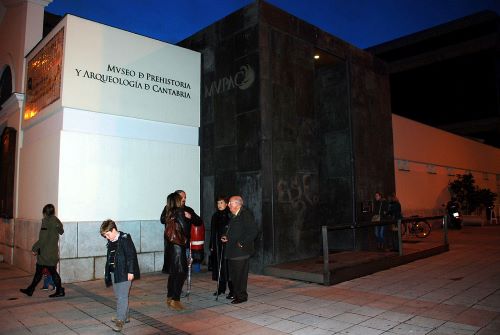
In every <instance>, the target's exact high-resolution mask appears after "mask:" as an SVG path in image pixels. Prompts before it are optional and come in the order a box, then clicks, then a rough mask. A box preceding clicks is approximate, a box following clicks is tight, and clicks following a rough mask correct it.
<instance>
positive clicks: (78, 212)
mask: <svg viewBox="0 0 500 335" xmlns="http://www.w3.org/2000/svg"><path fill="white" fill-rule="evenodd" d="M199 176H200V162H199V147H198V146H192V145H185V144H175V143H169V142H159V141H148V140H140V139H129V138H121V137H112V136H104V135H97V134H86V133H76V132H68V131H63V132H62V133H61V159H60V178H59V207H60V210H59V216H60V219H61V220H63V221H99V220H103V219H105V218H108V217H109V218H113V220H115V221H127V220H137V219H141V220H158V218H159V214H160V212H161V210H162V208H163V206H164V204H165V198H166V196H167V194H168V193H170V192H172V191H174V190H175V189H177V188H182V189H185V190H186V191H187V193H188V196H189V205H190V206H192V207H194V209H195V210H196V211H199V197H200V195H199V188H200V185H199V184H200V182H199V179H200V178H199Z"/></svg>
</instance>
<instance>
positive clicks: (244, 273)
mask: <svg viewBox="0 0 500 335" xmlns="http://www.w3.org/2000/svg"><path fill="white" fill-rule="evenodd" d="M228 263H229V279H230V280H231V281H232V282H233V290H234V297H235V299H237V300H240V301H247V300H248V293H247V284H248V270H249V265H250V258H249V257H247V258H243V259H229V262H228Z"/></svg>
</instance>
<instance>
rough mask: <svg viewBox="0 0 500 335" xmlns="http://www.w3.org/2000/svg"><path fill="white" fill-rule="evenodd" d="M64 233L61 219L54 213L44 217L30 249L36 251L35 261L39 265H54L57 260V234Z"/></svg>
mask: <svg viewBox="0 0 500 335" xmlns="http://www.w3.org/2000/svg"><path fill="white" fill-rule="evenodd" d="M62 234H64V229H63V225H62V223H61V221H59V219H58V218H57V216H55V215H51V216H48V217H44V218H43V219H42V226H41V227H40V233H39V234H38V241H36V242H35V244H33V247H32V248H31V250H32V251H33V252H36V253H37V258H36V262H37V263H38V264H40V265H46V266H56V265H57V262H59V244H58V242H59V235H62Z"/></svg>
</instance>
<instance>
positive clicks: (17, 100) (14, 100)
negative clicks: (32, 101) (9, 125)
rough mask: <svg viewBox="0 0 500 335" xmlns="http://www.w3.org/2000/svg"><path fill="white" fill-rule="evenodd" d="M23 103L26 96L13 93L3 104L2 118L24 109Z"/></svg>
mask: <svg viewBox="0 0 500 335" xmlns="http://www.w3.org/2000/svg"><path fill="white" fill-rule="evenodd" d="M23 103H24V94H22V93H16V92H14V93H12V94H11V95H10V97H9V98H8V99H7V100H6V101H5V102H4V103H3V104H2V106H1V107H2V109H0V117H2V116H4V115H3V114H4V113H6V114H10V113H11V112H14V111H16V110H20V109H22V107H23ZM7 116H8V115H7Z"/></svg>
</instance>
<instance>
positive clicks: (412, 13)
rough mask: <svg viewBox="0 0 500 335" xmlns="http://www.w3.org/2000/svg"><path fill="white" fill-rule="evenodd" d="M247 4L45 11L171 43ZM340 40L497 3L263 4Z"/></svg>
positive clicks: (135, 4)
mask: <svg viewBox="0 0 500 335" xmlns="http://www.w3.org/2000/svg"><path fill="white" fill-rule="evenodd" d="M252 2H253V1H252V0H181V1H172V0H105V1H102V0H54V1H53V2H52V3H51V4H50V5H49V6H48V7H47V11H48V12H51V13H54V14H58V15H64V14H73V15H77V16H80V17H83V18H86V19H89V20H92V21H96V22H100V23H104V24H107V25H110V26H113V27H117V28H120V29H124V30H127V31H130V32H134V33H137V34H141V35H144V36H148V37H152V38H155V39H158V40H161V41H165V42H169V43H174V44H175V43H177V42H179V41H181V40H183V39H185V38H187V37H189V36H191V35H193V34H194V33H196V32H198V31H199V30H201V29H203V28H205V27H207V26H209V25H210V24H212V23H214V22H215V21H217V20H219V19H222V18H223V17H225V16H227V15H229V14H230V13H232V12H234V11H236V10H238V9H240V8H242V7H244V6H245V5H247V4H250V3H252ZM267 2H269V3H271V4H273V5H275V6H277V7H279V8H281V9H283V10H285V11H287V12H288V13H291V14H293V15H295V16H297V17H299V18H301V19H303V20H305V21H307V22H309V23H311V24H313V25H315V26H317V27H319V28H321V29H323V30H325V31H327V32H329V33H331V34H332V35H334V36H337V37H340V38H342V39H343V40H345V41H347V42H349V43H351V44H353V45H355V46H357V47H359V48H367V47H370V46H373V45H376V44H379V43H383V42H386V41H389V40H392V39H395V38H398V37H401V36H405V35H408V34H411V33H414V32H417V31H420V30H424V29H427V28H430V27H433V26H435V25H438V24H441V23H446V22H449V21H451V20H454V19H457V18H460V17H463V16H466V15H469V14H473V13H476V12H478V11H481V10H493V11H495V12H496V13H497V14H500V0H269V1H267Z"/></svg>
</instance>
